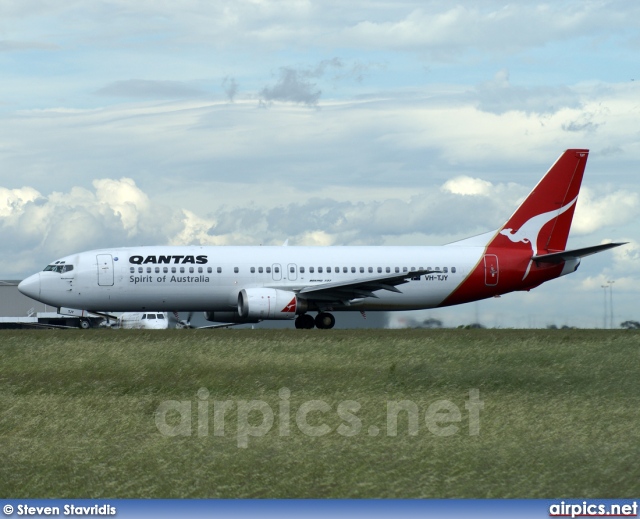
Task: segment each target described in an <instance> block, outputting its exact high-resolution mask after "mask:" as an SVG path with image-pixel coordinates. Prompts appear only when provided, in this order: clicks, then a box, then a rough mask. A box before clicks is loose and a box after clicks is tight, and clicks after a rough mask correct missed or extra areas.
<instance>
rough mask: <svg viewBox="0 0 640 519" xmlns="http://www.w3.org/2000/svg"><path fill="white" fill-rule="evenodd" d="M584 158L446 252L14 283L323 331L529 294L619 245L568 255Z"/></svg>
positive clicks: (126, 306) (75, 272) (107, 262)
mask: <svg viewBox="0 0 640 519" xmlns="http://www.w3.org/2000/svg"><path fill="white" fill-rule="evenodd" d="M588 154H589V151H588V150H579V149H574V150H567V151H566V152H564V153H563V154H562V156H561V157H560V158H559V159H558V160H557V161H556V163H555V164H554V165H553V166H552V167H551V169H550V170H549V171H548V172H547V174H546V175H545V176H544V177H543V178H542V180H541V181H540V182H539V183H538V185H537V186H536V187H535V188H534V189H533V191H532V192H531V193H530V194H529V196H528V197H527V198H526V199H525V201H524V202H523V203H522V204H521V205H520V207H518V209H516V211H515V213H513V215H512V216H511V218H509V219H508V220H507V222H506V223H505V224H504V225H503V226H502V227H501V228H500V229H498V230H497V231H494V232H490V233H487V234H483V235H480V236H476V237H473V238H468V239H465V240H462V241H458V242H455V243H451V244H448V245H444V246H440V247H422V246H408V247H385V246H379V247H365V246H355V247H289V246H287V247H261V246H260V247H253V246H251V247H250V246H240V247H231V246H225V247H209V246H206V247H205V246H174V247H169V246H161V247H131V248H113V249H103V250H94V251H89V252H82V253H80V254H73V255H71V256H67V257H65V258H61V259H59V260H57V261H55V262H53V263H51V264H50V265H48V266H47V267H46V268H45V269H44V271H43V272H39V273H37V274H34V275H32V276H30V277H29V278H27V279H25V280H24V281H22V283H20V285H19V287H18V288H19V289H20V291H21V292H22V293H23V294H25V295H27V296H29V297H31V298H33V299H36V300H38V301H41V302H43V303H45V304H48V305H52V306H57V307H70V308H81V309H86V310H89V311H99V312H109V311H114V312H115V311H126V312H140V311H146V310H155V311H203V312H204V313H205V317H206V319H207V320H209V321H213V322H224V323H257V322H260V321H263V320H267V319H290V320H295V326H296V328H313V327H314V326H315V327H318V328H324V329H327V328H332V327H333V326H334V324H335V318H334V316H333V314H332V313H331V312H339V311H346V310H360V311H376V310H384V311H389V310H416V309H425V308H436V307H443V306H450V305H457V304H461V303H468V302H470V301H476V300H479V299H485V298H489V297H494V296H499V295H501V294H506V293H508V292H513V291H516V290H530V289H532V288H535V287H537V286H538V285H540V284H542V283H544V282H545V281H549V280H551V279H554V278H557V277H560V276H564V275H565V274H570V273H572V272H575V270H576V269H577V268H578V266H579V265H580V260H581V258H583V257H584V256H589V255H590V254H595V253H597V252H601V251H604V250H607V249H610V248H612V247H617V246H619V245H623V244H622V243H607V244H603V245H595V246H592V247H587V248H583V249H576V250H565V247H566V243H567V238H568V236H569V229H570V227H571V220H572V219H573V213H574V210H575V207H576V202H577V201H578V193H579V191H580V184H581V182H582V176H583V173H584V169H585V165H586V162H587V157H588ZM310 312H317V315H316V316H315V317H313V316H312V315H311V314H310Z"/></svg>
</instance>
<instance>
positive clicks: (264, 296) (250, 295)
mask: <svg viewBox="0 0 640 519" xmlns="http://www.w3.org/2000/svg"><path fill="white" fill-rule="evenodd" d="M306 303H307V302H306V301H305V300H304V299H300V298H298V296H297V295H296V294H294V293H293V292H289V291H287V290H278V289H275V288H245V289H243V290H241V291H240V293H239V294H238V314H239V315H240V317H244V318H246V319H259V320H263V319H295V317H296V314H301V313H304V312H306V311H307V304H306Z"/></svg>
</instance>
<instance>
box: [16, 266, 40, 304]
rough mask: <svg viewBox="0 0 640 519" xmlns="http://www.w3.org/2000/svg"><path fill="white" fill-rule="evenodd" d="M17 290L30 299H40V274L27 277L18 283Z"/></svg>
mask: <svg viewBox="0 0 640 519" xmlns="http://www.w3.org/2000/svg"><path fill="white" fill-rule="evenodd" d="M18 290H20V292H22V293H23V294H24V295H25V296H27V297H30V298H31V299H36V300H39V299H40V273H39V272H38V273H37V274H34V275H33V276H29V277H28V278H27V279H25V280H23V281H21V282H20V284H19V285H18Z"/></svg>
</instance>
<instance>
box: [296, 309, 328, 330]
mask: <svg viewBox="0 0 640 519" xmlns="http://www.w3.org/2000/svg"><path fill="white" fill-rule="evenodd" d="M295 324H296V328H298V329H299V330H311V329H312V328H313V327H314V326H315V327H316V328H319V329H320V330H329V329H330V328H333V326H334V325H335V324H336V318H335V317H333V315H332V314H330V313H327V312H320V313H318V315H316V318H315V319H314V318H313V317H311V316H310V315H309V314H302V315H299V316H298V317H296V321H295Z"/></svg>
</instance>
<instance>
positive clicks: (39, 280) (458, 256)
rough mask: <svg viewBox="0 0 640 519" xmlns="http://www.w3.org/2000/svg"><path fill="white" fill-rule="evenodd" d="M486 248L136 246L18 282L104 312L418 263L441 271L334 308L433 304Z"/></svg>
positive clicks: (227, 300) (210, 302)
mask: <svg viewBox="0 0 640 519" xmlns="http://www.w3.org/2000/svg"><path fill="white" fill-rule="evenodd" d="M484 250H485V248H484V247H465V246H443V247H413V246H410V247H246V246H244V247H204V246H185V247H136V248H118V249H104V250H95V251H89V252H84V253H81V254H77V255H73V256H68V257H66V258H62V259H61V260H59V262H60V263H63V262H64V263H65V264H67V265H69V264H71V265H73V270H71V271H69V272H63V273H62V274H61V273H58V272H55V271H51V270H50V271H43V272H40V273H38V274H35V275H34V276H31V277H30V278H28V279H27V280H25V281H24V282H23V285H22V287H23V289H25V290H30V291H31V295H32V297H34V298H36V299H38V300H40V301H43V302H45V303H47V304H51V305H55V306H67V307H71V308H85V309H91V310H101V311H113V312H115V311H140V310H151V309H153V310H163V311H233V310H234V309H235V308H236V307H237V303H238V293H239V291H240V290H241V289H246V288H253V287H267V288H275V289H282V290H287V291H292V292H294V291H296V290H299V289H302V288H304V287H313V286H314V285H323V284H327V283H334V282H343V281H350V280H359V279H367V278H370V279H373V278H379V277H380V276H381V275H388V274H393V273H396V272H400V273H402V272H405V269H406V271H411V270H415V269H429V270H431V269H433V270H438V271H440V272H439V273H434V274H430V275H424V276H421V277H420V278H419V279H417V280H411V281H409V282H407V283H405V284H402V285H399V287H398V288H399V290H400V292H399V293H398V292H391V291H386V290H379V291H377V292H376V296H377V298H372V297H367V298H363V299H362V300H355V301H352V302H351V303H350V304H349V306H348V307H345V308H334V310H349V309H357V310H411V309H421V308H431V307H436V306H438V305H439V304H441V303H442V301H443V300H444V299H445V298H446V297H447V296H448V295H449V294H451V293H452V292H453V291H454V290H455V289H456V287H458V286H459V285H460V284H461V283H462V281H463V280H464V279H465V277H466V276H467V275H468V274H469V273H470V272H471V271H472V270H473V269H474V267H475V266H476V265H477V264H478V262H479V261H480V260H481V258H482V255H483V253H484Z"/></svg>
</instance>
